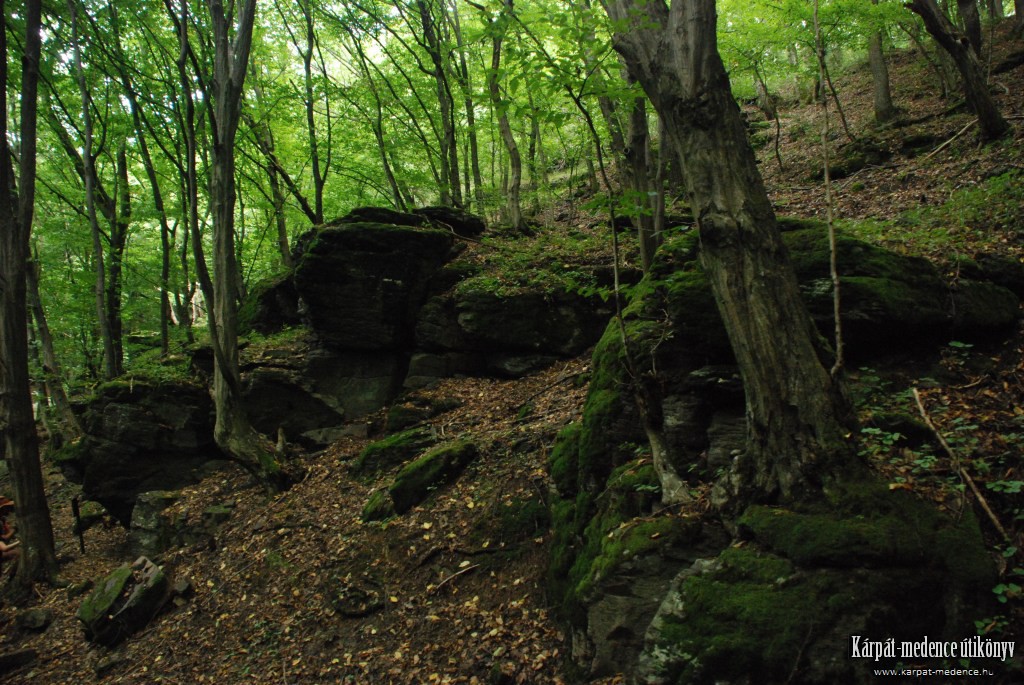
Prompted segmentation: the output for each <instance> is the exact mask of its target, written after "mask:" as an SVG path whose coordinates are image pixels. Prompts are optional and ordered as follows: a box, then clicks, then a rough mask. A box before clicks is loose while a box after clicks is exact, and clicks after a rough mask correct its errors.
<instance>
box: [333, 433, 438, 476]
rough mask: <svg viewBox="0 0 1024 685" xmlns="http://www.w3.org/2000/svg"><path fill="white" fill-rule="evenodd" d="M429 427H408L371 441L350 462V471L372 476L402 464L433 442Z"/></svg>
mask: <svg viewBox="0 0 1024 685" xmlns="http://www.w3.org/2000/svg"><path fill="white" fill-rule="evenodd" d="M434 441H435V439H434V436H433V433H432V432H431V431H430V429H429V428H423V427H420V428H410V429H409V430H405V431H402V432H400V433H395V434H394V435H389V436H388V437H386V438H384V439H383V440H378V441H377V442H372V443H370V444H369V445H367V446H366V447H364V448H363V451H362V452H360V453H359V456H358V457H357V458H356V460H355V461H354V462H353V463H352V472H353V473H355V474H358V475H360V476H373V475H376V474H379V473H381V472H382V471H387V470H388V469H392V468H394V467H396V466H399V465H400V464H403V463H405V462H407V461H409V460H410V459H412V458H413V457H415V456H416V455H417V454H419V453H420V452H422V451H423V450H425V449H426V448H427V447H429V446H430V445H432V444H433V443H434Z"/></svg>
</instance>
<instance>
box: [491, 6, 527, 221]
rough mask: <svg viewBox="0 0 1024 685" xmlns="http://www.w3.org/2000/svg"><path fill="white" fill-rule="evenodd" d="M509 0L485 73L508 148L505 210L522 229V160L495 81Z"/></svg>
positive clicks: (503, 7)
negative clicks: (489, 63)
mask: <svg viewBox="0 0 1024 685" xmlns="http://www.w3.org/2000/svg"><path fill="white" fill-rule="evenodd" d="M510 3H511V0H505V4H504V5H503V6H502V10H501V12H500V13H499V15H498V19H497V20H495V21H496V24H497V25H496V26H494V27H493V30H494V34H493V37H492V41H493V42H492V43H491V69H490V71H489V72H488V73H487V88H488V91H489V92H490V94H491V105H492V106H493V107H494V110H495V112H496V113H497V116H498V131H499V132H500V133H501V140H502V142H504V143H505V149H506V150H507V151H508V161H509V166H508V171H509V178H508V186H507V188H508V191H507V196H508V197H507V202H506V205H505V206H506V209H507V212H508V217H507V218H508V221H509V223H510V224H512V228H513V229H514V230H517V231H522V230H524V229H525V227H526V222H525V221H524V219H523V209H522V204H521V202H520V199H519V194H520V188H521V186H522V181H523V160H522V157H521V156H520V154H519V146H518V145H516V139H515V136H514V135H513V134H512V125H511V124H509V121H508V111H507V110H508V103H506V102H504V101H503V100H502V97H501V87H500V85H499V84H498V75H499V73H500V70H501V45H502V41H504V39H505V31H506V30H507V28H508V22H509V17H508V14H507V9H508V6H509V4H510Z"/></svg>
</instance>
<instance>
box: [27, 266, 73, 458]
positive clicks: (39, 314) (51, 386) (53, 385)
mask: <svg viewBox="0 0 1024 685" xmlns="http://www.w3.org/2000/svg"><path fill="white" fill-rule="evenodd" d="M39 272H40V263H39V259H38V257H36V258H35V259H33V260H32V261H31V262H30V263H29V265H28V269H26V287H27V297H28V307H29V310H30V311H31V313H32V318H33V319H34V320H35V322H36V330H37V331H38V332H39V343H40V345H41V346H42V348H43V358H42V366H43V380H44V382H45V383H46V394H47V395H48V396H49V398H50V401H51V402H53V406H54V408H55V409H56V410H57V416H58V419H59V424H60V431H59V432H60V434H61V438H62V439H63V441H64V442H67V441H68V440H73V439H74V438H77V437H78V436H80V435H81V434H82V428H81V426H80V425H79V423H78V417H77V416H75V412H74V411H73V410H72V409H71V402H70V400H68V395H67V393H66V392H65V391H64V372H63V371H62V370H61V365H60V360H59V359H58V357H57V353H56V351H55V350H54V347H53V334H52V333H51V332H50V324H49V322H48V321H47V319H46V311H45V310H44V309H43V300H42V298H41V297H40V295H39V279H40V273H39ZM50 447H51V449H56V448H57V447H58V446H57V445H51V446H50Z"/></svg>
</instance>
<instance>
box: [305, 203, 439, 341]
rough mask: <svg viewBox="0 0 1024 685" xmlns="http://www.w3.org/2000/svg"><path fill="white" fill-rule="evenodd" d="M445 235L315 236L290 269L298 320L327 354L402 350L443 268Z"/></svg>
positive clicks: (347, 232) (369, 226)
mask: <svg viewBox="0 0 1024 685" xmlns="http://www.w3.org/2000/svg"><path fill="white" fill-rule="evenodd" d="M452 244H453V237H452V235H451V233H449V232H446V231H441V230H435V229H424V228H412V227H405V226H396V225H392V224H383V223H343V224H340V225H328V226H324V227H322V228H320V229H319V230H318V231H317V232H316V234H315V236H314V237H313V238H312V240H311V242H310V243H309V245H308V247H307V248H306V250H305V253H304V254H303V255H302V259H301V261H299V263H298V265H297V266H296V269H295V275H294V282H295V287H296V290H297V291H298V293H299V297H300V298H301V300H302V303H303V305H304V318H305V320H306V321H307V323H308V324H309V325H310V327H311V328H312V329H313V330H314V331H316V333H317V335H318V336H320V338H321V339H323V340H324V341H325V342H327V343H328V344H330V345H331V346H334V347H338V348H343V349H350V350H365V351H380V350H391V351H396V350H408V349H411V346H412V337H413V336H412V332H413V323H414V321H415V315H416V311H417V310H418V309H419V307H420V305H421V304H422V302H423V300H424V299H425V296H426V292H425V291H426V286H427V283H428V281H429V279H430V276H431V275H432V274H433V273H434V272H435V271H436V270H437V269H438V268H440V266H441V265H442V264H443V263H444V262H445V261H447V259H448V257H449V255H450V253H451V249H452Z"/></svg>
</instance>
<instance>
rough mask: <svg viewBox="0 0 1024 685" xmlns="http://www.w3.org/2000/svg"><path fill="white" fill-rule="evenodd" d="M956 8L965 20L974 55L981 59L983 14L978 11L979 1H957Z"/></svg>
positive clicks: (965, 27)
mask: <svg viewBox="0 0 1024 685" xmlns="http://www.w3.org/2000/svg"><path fill="white" fill-rule="evenodd" d="M956 8H957V11H959V12H960V18H961V19H963V20H964V32H965V33H966V34H967V40H968V41H970V43H971V47H972V48H974V54H975V55H977V56H978V57H981V42H982V33H981V12H979V11H978V0H956Z"/></svg>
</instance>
